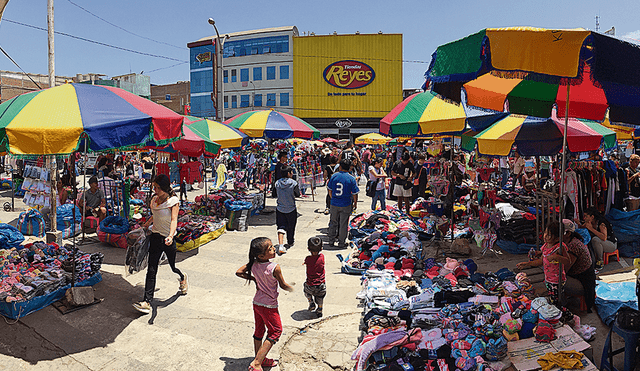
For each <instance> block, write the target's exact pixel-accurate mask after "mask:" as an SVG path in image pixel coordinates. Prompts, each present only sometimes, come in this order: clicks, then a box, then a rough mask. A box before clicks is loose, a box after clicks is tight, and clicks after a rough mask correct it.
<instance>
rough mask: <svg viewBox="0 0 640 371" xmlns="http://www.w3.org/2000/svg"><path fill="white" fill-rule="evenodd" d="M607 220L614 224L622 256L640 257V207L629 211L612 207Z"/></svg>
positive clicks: (614, 232) (614, 231)
mask: <svg viewBox="0 0 640 371" xmlns="http://www.w3.org/2000/svg"><path fill="white" fill-rule="evenodd" d="M607 220H609V222H610V223H611V225H612V226H613V234H614V235H615V236H616V238H617V239H618V251H619V252H620V256H624V257H628V258H637V257H640V209H639V210H635V211H629V212H624V211H620V210H618V209H611V211H610V212H609V214H608V215H607Z"/></svg>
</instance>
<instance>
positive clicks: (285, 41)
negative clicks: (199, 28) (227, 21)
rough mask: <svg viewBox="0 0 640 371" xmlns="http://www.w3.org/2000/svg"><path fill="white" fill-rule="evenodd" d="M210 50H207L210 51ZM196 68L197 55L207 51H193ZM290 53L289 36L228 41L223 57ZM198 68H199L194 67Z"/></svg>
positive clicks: (225, 44)
mask: <svg viewBox="0 0 640 371" xmlns="http://www.w3.org/2000/svg"><path fill="white" fill-rule="evenodd" d="M210 48H211V47H210V46H209V49H206V50H210ZM192 50H193V51H192V53H191V54H192V55H193V60H194V63H193V65H194V66H195V65H196V63H198V61H197V60H196V55H198V53H201V52H202V50H205V49H197V50H196V48H194V49H192ZM288 51H289V36H270V37H256V38H252V39H247V40H238V41H227V42H225V43H224V50H223V51H222V55H223V57H224V58H229V57H239V56H243V55H256V54H267V53H287V52H288ZM193 68H197V67H193Z"/></svg>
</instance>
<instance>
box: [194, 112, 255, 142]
mask: <svg viewBox="0 0 640 371" xmlns="http://www.w3.org/2000/svg"><path fill="white" fill-rule="evenodd" d="M185 117H186V118H187V120H185V124H186V127H187V128H189V130H192V131H193V132H194V133H195V134H196V135H198V136H200V137H201V138H204V139H208V140H210V141H212V142H215V143H217V144H219V145H221V146H222V148H240V147H242V146H244V145H245V144H247V143H249V137H248V136H247V135H245V134H244V133H243V132H241V131H240V130H238V129H236V128H234V127H231V126H228V125H225V124H222V123H219V122H217V121H213V120H208V119H203V118H200V117H194V116H185ZM186 121H188V122H186Z"/></svg>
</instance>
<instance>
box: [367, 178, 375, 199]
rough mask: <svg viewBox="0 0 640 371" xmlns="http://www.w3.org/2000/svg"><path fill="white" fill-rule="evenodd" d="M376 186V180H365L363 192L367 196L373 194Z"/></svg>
mask: <svg viewBox="0 0 640 371" xmlns="http://www.w3.org/2000/svg"><path fill="white" fill-rule="evenodd" d="M377 186H378V181H377V180H369V181H368V182H367V188H366V191H365V194H366V195H367V196H369V197H373V196H375V195H376V188H377Z"/></svg>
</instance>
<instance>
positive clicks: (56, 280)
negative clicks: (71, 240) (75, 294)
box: [0, 242, 104, 302]
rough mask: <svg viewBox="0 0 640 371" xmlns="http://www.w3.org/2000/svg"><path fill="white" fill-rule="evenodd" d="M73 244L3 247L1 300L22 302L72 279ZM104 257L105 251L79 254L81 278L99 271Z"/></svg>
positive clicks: (54, 289) (1, 253) (1, 258)
mask: <svg viewBox="0 0 640 371" xmlns="http://www.w3.org/2000/svg"><path fill="white" fill-rule="evenodd" d="M72 251H73V249H71V247H61V246H58V245H57V244H55V243H51V244H45V243H43V242H35V243H31V244H27V245H25V246H21V248H20V249H16V248H13V249H8V250H0V300H2V301H5V302H22V301H28V300H31V299H34V298H35V297H38V296H42V295H46V294H49V293H51V292H53V291H56V290H58V289H59V288H61V287H64V286H66V285H67V284H69V282H70V281H71V279H72V274H71V271H72V270H73V265H72V264H70V263H71V261H72ZM103 260H104V255H103V254H102V253H95V254H87V253H83V252H81V251H78V252H77V254H76V274H77V281H78V282H80V281H84V280H85V279H87V278H90V277H92V276H93V275H94V274H95V273H97V272H98V271H99V270H100V268H101V266H102V262H103Z"/></svg>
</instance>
